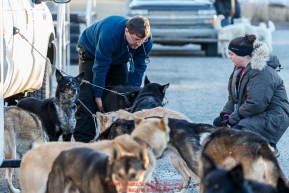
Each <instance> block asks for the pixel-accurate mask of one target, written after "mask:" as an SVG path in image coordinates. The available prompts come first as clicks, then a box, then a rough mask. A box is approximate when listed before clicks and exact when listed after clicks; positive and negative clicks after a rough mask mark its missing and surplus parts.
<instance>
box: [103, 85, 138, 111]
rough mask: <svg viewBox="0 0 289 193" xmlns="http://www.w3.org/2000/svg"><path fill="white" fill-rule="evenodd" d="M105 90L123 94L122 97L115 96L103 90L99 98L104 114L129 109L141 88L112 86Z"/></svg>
mask: <svg viewBox="0 0 289 193" xmlns="http://www.w3.org/2000/svg"><path fill="white" fill-rule="evenodd" d="M107 89H109V90H112V91H116V92H118V93H123V94H124V95H125V97H126V99H127V101H126V99H125V98H124V96H121V95H119V94H116V93H114V92H111V91H107V90H104V91H103V95H102V97H101V100H102V107H103V110H104V112H111V111H118V110H119V109H126V108H130V107H131V106H132V104H133V103H134V101H135V99H136V98H137V96H138V93H139V91H140V90H141V87H132V86H121V85H119V86H114V87H107Z"/></svg>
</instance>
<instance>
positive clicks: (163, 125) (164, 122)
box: [160, 113, 170, 132]
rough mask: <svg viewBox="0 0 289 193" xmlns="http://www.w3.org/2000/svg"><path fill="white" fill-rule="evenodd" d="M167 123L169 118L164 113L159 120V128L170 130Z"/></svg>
mask: <svg viewBox="0 0 289 193" xmlns="http://www.w3.org/2000/svg"><path fill="white" fill-rule="evenodd" d="M168 124H169V118H168V116H167V114H166V113H165V114H164V116H163V117H162V118H161V120H160V128H161V129H163V130H164V131H165V132H170V130H169V127H168Z"/></svg>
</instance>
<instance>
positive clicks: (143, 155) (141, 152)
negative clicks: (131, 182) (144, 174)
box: [135, 144, 149, 169]
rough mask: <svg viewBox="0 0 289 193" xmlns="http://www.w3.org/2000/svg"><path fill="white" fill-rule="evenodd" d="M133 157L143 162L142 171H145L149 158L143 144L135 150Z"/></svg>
mask: <svg viewBox="0 0 289 193" xmlns="http://www.w3.org/2000/svg"><path fill="white" fill-rule="evenodd" d="M135 156H136V158H137V159H138V160H141V161H142V162H143V167H144V169H147V167H148V165H149V157H148V153H147V149H146V145H145V144H142V146H141V147H139V148H138V149H137V150H136V152H135Z"/></svg>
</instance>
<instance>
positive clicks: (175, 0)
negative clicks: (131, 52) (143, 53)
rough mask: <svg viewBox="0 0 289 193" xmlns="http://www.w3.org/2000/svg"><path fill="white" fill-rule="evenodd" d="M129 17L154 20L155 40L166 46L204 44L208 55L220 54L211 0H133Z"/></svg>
mask: <svg viewBox="0 0 289 193" xmlns="http://www.w3.org/2000/svg"><path fill="white" fill-rule="evenodd" d="M127 15H128V16H135V15H143V16H145V17H147V18H148V19H149V21H150V25H151V32H152V37H153V42H154V43H157V44H162V45H185V44H190V43H192V44H200V45H201V49H202V50H204V51H205V52H206V55H207V56H215V55H217V54H218V33H217V31H216V30H215V29H214V27H213V22H214V21H215V18H216V11H215V8H214V5H213V1H210V0H132V1H131V2H130V3H129V5H128V10H127Z"/></svg>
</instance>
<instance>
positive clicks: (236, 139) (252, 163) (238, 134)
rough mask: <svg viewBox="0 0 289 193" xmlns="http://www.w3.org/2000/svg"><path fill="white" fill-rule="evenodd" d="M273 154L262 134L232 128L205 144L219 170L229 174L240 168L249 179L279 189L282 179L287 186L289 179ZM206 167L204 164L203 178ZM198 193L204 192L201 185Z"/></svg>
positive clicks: (204, 148) (211, 138) (220, 132)
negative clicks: (221, 168) (288, 179)
mask: <svg viewBox="0 0 289 193" xmlns="http://www.w3.org/2000/svg"><path fill="white" fill-rule="evenodd" d="M273 151H274V149H273V148H272V147H271V146H270V145H269V143H268V142H267V140H265V139H264V138H263V137H262V136H260V135H259V134H257V133H253V132H250V131H240V130H236V129H229V128H219V129H217V130H215V131H213V132H212V133H211V135H210V136H209V137H208V138H207V139H206V140H205V141H204V144H203V153H205V154H207V155H208V156H210V157H211V158H212V160H213V161H214V162H215V163H216V165H217V166H219V167H223V168H226V169H229V170H230V169H232V168H233V167H235V166H236V165H238V164H241V165H242V167H243V172H244V176H245V178H246V179H249V180H255V181H258V182H261V183H267V184H270V185H272V186H274V187H276V185H277V182H278V179H279V178H281V179H282V180H283V181H284V182H286V184H287V179H286V177H285V175H284V173H283V171H282V169H281V167H280V165H279V163H278V160H277V158H276V157H275V154H274V152H273ZM203 164H204V163H203V162H202V160H201V164H200V167H199V168H200V177H201V178H203V171H202V168H203V166H202V165H203ZM199 192H200V193H201V192H203V187H202V185H201V186H200V191H199Z"/></svg>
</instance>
